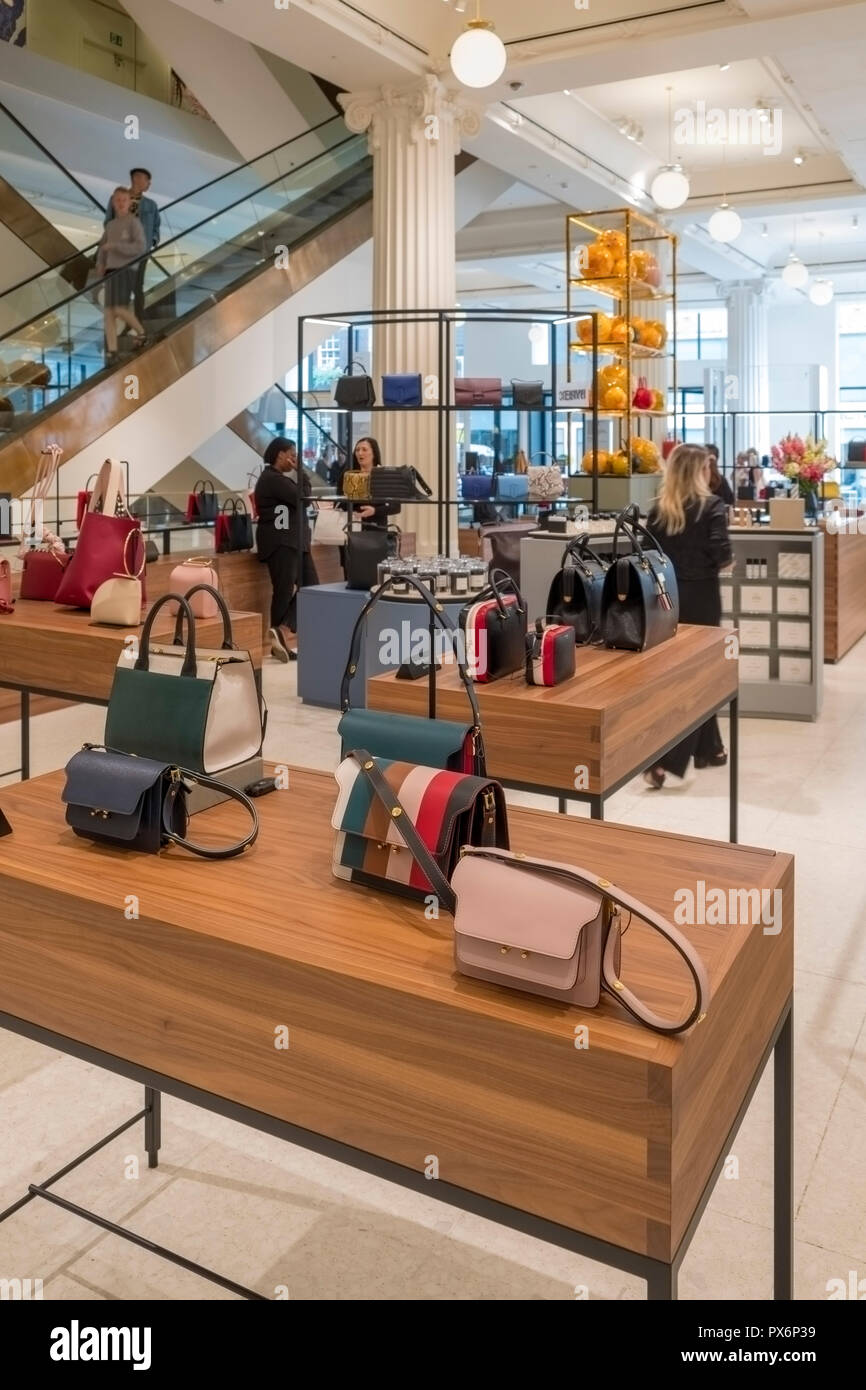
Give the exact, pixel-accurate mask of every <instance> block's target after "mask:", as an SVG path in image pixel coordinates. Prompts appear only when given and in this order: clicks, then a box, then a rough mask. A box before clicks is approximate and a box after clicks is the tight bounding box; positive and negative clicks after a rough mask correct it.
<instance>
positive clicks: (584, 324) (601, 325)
mask: <svg viewBox="0 0 866 1390" xmlns="http://www.w3.org/2000/svg"><path fill="white" fill-rule="evenodd" d="M611 322H612V320H611V317H610V314H599V316H598V341H599V342H600V343H608V342H610V325H611ZM577 336H578V338H579V339H580V341H581V342H582V343H591V342H592V319H579V320H578V324H577Z"/></svg>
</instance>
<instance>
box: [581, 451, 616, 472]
mask: <svg viewBox="0 0 866 1390" xmlns="http://www.w3.org/2000/svg"><path fill="white" fill-rule="evenodd" d="M580 466H581V468H582V469H583V471H584V473H607V472H608V471H609V469H610V454H609V453H608V452H607V450H606V449H599V451H598V453H597V454H596V455H595V456H594V457H593V452H592V450H591V449H587V451H586V453H585V454H584V456H583V458H582V459H581V461H580Z"/></svg>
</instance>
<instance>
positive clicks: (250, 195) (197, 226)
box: [0, 134, 360, 345]
mask: <svg viewBox="0 0 866 1390" xmlns="http://www.w3.org/2000/svg"><path fill="white" fill-rule="evenodd" d="M358 139H360V137H359V136H357V135H352V134H349V135H347V136H346V138H345V140H341V141H339V143H338V144H336V145H332V146H331V147H330V149H327V150H319V151H318V153H317V154H314V155H313V156H312V157H311V158H310V159H306V160H304V162H303V164H298V165H297V166H296V168H294V169H292V171H291V172H292V174H293V175H294V174H299V173H300V172H301V170H302V169H306V168H307V166H308V165H309V164H314V163H315V162H316V160H317V159H321V158H322V157H323V156H324V155H329V154H333V153H334V151H335V150H339V149H342V148H343V146H344V145H348V144H351V143H352V141H354V140H358ZM283 178H285V175H284V174H278V175H277V177H276V178H275V179H271V181H270V183H265V184H262V187H261V188H258V189H256V191H255V192H254V193H245V194H244V196H243V197H242V198H238V199H237V201H236V202H234V203H229V204H228V206H227V207H224V208H220V209H219V211H218V212H212V213H211V214H210V216H209V217H203V218H202V220H201V221H200V222H194V223H193V225H192V226H191V227H186V228H184V230H183V231H182V232H178V233H177V235H176V236H173V237H170V238H169V240H168V241H161V242H160V243H159V247H158V248H157V249H158V250H159V251H164V250H165V249H166V248H167V247H169V246H172V245H173V244H174V243H175V242H177V241H180V240H182V238H184V237H188V236H189V235H190V234H191V233H192V232H197V231H198V230H199V229H200V228H201V227H205V226H207V224H208V223H209V222H212V221H213V220H214V218H216V217H224V216H225V214H226V213H227V212H231V211H232V210H233V209H234V208H236V207H240V206H241V204H242V203H246V202H248V201H249V199H251V198H256V197H259V196H260V195H261V194H262V193H265V192H266V191H267V190H268V189H269V188H272V187H273V185H274V184H275V183H279V182H280V181H281V180H282V179H283ZM89 249H92V248H89ZM78 254H79V255H85V254H86V252H84V251H81V252H79V253H78ZM152 256H153V252H152V251H145V252H144V254H143V255H141V256H136V258H135V260H133V261H130V262H129V263H128V265H127V266H125V267H124V269H126V270H129V269H131V268H132V267H133V266H137V265H139V264H140V263H141V262H142V261H148V260H150V259H151V258H152ZM70 259H72V258H70ZM60 264H64V263H63V262H61V263H60ZM57 268H58V267H57V266H52V269H53V270H56V269H57ZM110 273H111V272H110V271H109V274H110ZM43 274H44V272H43ZM34 278H38V277H34ZM105 278H106V277H105V276H102V277H101V278H100V279H99V280H97V281H95V282H94V283H93V284H91V285H88V286H87V288H86V289H83V290H77V291H76V293H75V294H70V295H67V296H66V298H65V299H60V300H58V301H57V303H56V304H53V305H52V306H51V308H50V310H49V309H46V308H44V307H43V308H42V309H41V310H40V311H39V313H37V314H34V315H33V316H32V317H31V318H29V319H25V321H24V322H23V323H19V324H17V325H16V327H15V328H12V329H10V330H9V332H8V333H4V334H3V335H2V336H0V345H2V344H3V343H5V342H6V340H7V339H8V338H12V337H15V336H16V335H18V334H20V333H22V332H23V331H24V330H25V329H27V328H29V327H30V325H31V324H34V323H37V322H38V321H39V320H40V319H44V318H45V315H46V313H49V312H50V313H52V314H54V313H57V311H58V310H60V309H62V308H64V307H65V305H67V304H71V303H72V302H73V300H76V299H81V298H82V297H83V296H84V295H89V294H92V293H93V291H94V290H95V289H98V287H99V285H101V284H102V281H103V280H104V279H105ZM21 283H22V284H27V281H26V280H25V281H22V282H21ZM20 288H21V286H20V285H14V286H13V287H12V289H10V290H6V291H5V292H4V294H2V295H0V304H2V302H3V299H4V298H5V295H6V294H12V293H13V292H14V290H17V289H20Z"/></svg>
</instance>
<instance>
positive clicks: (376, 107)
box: [338, 72, 481, 155]
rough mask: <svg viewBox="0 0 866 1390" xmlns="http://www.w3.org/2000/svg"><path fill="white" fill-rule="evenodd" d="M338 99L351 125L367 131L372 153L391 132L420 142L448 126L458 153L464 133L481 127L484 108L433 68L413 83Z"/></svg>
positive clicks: (436, 136)
mask: <svg viewBox="0 0 866 1390" xmlns="http://www.w3.org/2000/svg"><path fill="white" fill-rule="evenodd" d="M338 100H339V102H340V105H341V106H342V107H343V110H344V111H345V113H346V125H347V126H348V127H349V129H350V130H351V131H352V132H353V133H354V134H355V135H363V133H364V132H365V131H366V132H367V134H368V139H369V145H370V151H371V153H375V152H376V150H378V149H380V148H381V146H382V143H383V140H384V138H385V135H386V134H387V133H392V132H394V133H396V132H397V131H402V132H404V134H405V136H406V137H407V138H408V139H409V140H411V141H413V142H414V143H415V144H420V142H421V141H422V140H425V139H426V140H431V141H438V140H439V139H440V138H441V136H442V133H443V127H444V128H445V130H446V131H447V132H448V133H449V134H450V135H451V137H452V139H453V142H454V154H455V155H456V154H459V153H460V140H461V136H468V137H469V138H470V139H471V138H472V136H474V135H477V134H478V133H479V131H480V130H481V111H480V110H479V109H478V108H477V107H475V106H473V105H472V103H471V102H469V101H466V100H465V98H464V97H462V96H461V95H460V94H458V93H456V92H453V91H450V90H449V89H448V88H447V87H446V86H445V84H444V83H443V82H442V81H440V79H439V78H438V77H437V76H436V74H435V73H432V72H428V73H426V74H425V76H424V77H422V78H420V79H419V80H418V81H417V82H413V83H412V84H411V85H410V86H406V87H392V86H386V87H376V88H373V89H372V90H370V91H366V92H343V93H341V95H340V96H339V98H338Z"/></svg>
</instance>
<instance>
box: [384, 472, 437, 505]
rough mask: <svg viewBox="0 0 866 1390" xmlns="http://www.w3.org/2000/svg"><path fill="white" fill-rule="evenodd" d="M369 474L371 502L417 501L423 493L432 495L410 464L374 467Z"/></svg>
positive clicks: (428, 495)
mask: <svg viewBox="0 0 866 1390" xmlns="http://www.w3.org/2000/svg"><path fill="white" fill-rule="evenodd" d="M369 476H370V500H371V501H372V502H417V501H418V498H419V497H421V496H423V495H426V496H427V497H430V496H431V495H432V494H431V491H430V488H429V487H428V486H427V484H426V483H425V482H424V480H423V478H422V477H421V475H420V474H419V473H418V472H417V470H416V469H414V468H412V467H411V465H410V464H403V465H402V466H401V467H399V468H385V467H384V466H383V467H381V468H374V469H373V470H372V472H371V473H370V475H369Z"/></svg>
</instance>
